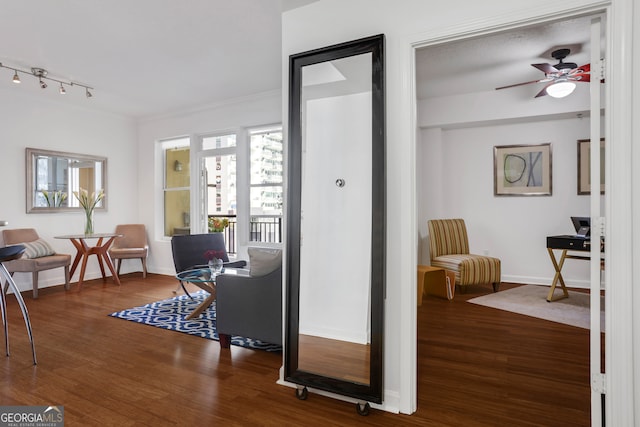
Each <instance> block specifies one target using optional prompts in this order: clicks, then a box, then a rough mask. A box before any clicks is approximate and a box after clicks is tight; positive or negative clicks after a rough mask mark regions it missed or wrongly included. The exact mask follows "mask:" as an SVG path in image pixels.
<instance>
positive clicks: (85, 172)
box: [26, 148, 107, 213]
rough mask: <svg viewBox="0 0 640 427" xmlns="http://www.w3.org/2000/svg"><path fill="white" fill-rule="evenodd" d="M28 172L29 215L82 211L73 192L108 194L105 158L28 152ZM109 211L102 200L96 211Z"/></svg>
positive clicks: (48, 152) (31, 149)
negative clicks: (100, 192)
mask: <svg viewBox="0 0 640 427" xmlns="http://www.w3.org/2000/svg"><path fill="white" fill-rule="evenodd" d="M26 171H27V172H26V174H27V176H26V178H27V195H26V198H27V213H40V212H61V211H71V210H79V209H82V208H81V207H80V203H79V202H78V199H76V198H75V197H74V196H73V193H74V191H75V192H77V191H80V190H81V189H82V190H86V191H87V192H88V193H89V194H91V193H94V192H98V191H99V190H105V192H106V188H105V186H106V183H107V159H106V158H105V157H98V156H90V155H86V154H77V153H64V152H61V151H49V150H39V149H35V148H27V149H26ZM106 207H107V205H106V199H103V200H101V201H100V202H99V204H98V205H97V206H96V209H97V210H106Z"/></svg>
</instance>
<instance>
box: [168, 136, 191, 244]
mask: <svg viewBox="0 0 640 427" xmlns="http://www.w3.org/2000/svg"><path fill="white" fill-rule="evenodd" d="M161 146H162V152H163V155H164V156H163V157H164V235H165V236H173V235H174V234H189V231H190V218H191V216H190V211H191V208H190V206H191V191H190V185H191V184H190V177H189V173H190V169H191V168H190V149H189V138H177V139H171V140H165V141H162V142H161Z"/></svg>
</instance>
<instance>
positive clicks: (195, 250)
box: [171, 233, 247, 296]
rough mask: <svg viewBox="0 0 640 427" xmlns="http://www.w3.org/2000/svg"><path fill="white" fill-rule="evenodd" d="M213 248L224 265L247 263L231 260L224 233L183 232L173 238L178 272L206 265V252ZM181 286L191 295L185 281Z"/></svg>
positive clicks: (172, 244)
mask: <svg viewBox="0 0 640 427" xmlns="http://www.w3.org/2000/svg"><path fill="white" fill-rule="evenodd" d="M211 250H212V251H216V252H217V253H218V254H219V258H220V259H222V262H223V265H222V266H223V267H229V268H242V267H245V266H246V265H247V261H245V260H238V261H229V255H228V254H227V247H226V245H225V242H224V235H223V234H222V233H206V234H183V235H176V236H173V237H172V238H171V252H172V253H173V264H174V266H175V268H176V274H177V273H180V272H181V271H185V270H190V269H192V268H199V267H205V266H206V265H207V262H208V260H207V258H206V256H205V252H207V251H211ZM180 286H182V289H183V290H184V292H185V293H186V294H187V295H189V292H187V289H186V288H185V287H184V283H182V282H180ZM189 296H191V295H189Z"/></svg>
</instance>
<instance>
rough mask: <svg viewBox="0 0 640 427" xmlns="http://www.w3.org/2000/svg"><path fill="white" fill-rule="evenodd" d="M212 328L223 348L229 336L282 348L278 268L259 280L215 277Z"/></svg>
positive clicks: (223, 276)
mask: <svg viewBox="0 0 640 427" xmlns="http://www.w3.org/2000/svg"><path fill="white" fill-rule="evenodd" d="M216 328H217V330H218V336H219V337H220V345H221V346H222V347H223V348H229V346H230V340H231V336H232V335H238V336H242V337H246V338H253V339H257V340H260V341H264V342H268V343H271V344H279V345H282V266H280V267H278V268H277V269H276V270H274V271H272V272H271V273H268V274H267V275H265V276H259V277H252V276H240V275H232V274H221V275H219V276H218V277H217V278H216Z"/></svg>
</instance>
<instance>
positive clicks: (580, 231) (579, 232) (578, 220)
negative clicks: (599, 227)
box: [571, 216, 591, 238]
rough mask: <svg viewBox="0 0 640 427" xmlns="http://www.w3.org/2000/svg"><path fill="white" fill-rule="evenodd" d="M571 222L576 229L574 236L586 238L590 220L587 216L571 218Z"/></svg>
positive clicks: (589, 228) (589, 229)
mask: <svg viewBox="0 0 640 427" xmlns="http://www.w3.org/2000/svg"><path fill="white" fill-rule="evenodd" d="M571 222H572V223H573V228H575V229H576V236H578V237H584V238H588V237H589V233H590V231H591V218H590V217H588V216H572V217H571Z"/></svg>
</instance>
